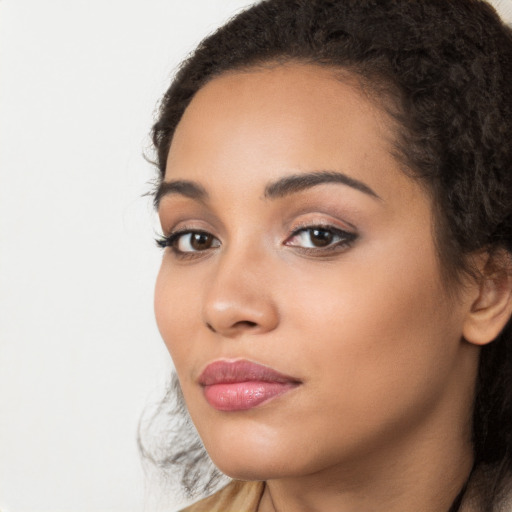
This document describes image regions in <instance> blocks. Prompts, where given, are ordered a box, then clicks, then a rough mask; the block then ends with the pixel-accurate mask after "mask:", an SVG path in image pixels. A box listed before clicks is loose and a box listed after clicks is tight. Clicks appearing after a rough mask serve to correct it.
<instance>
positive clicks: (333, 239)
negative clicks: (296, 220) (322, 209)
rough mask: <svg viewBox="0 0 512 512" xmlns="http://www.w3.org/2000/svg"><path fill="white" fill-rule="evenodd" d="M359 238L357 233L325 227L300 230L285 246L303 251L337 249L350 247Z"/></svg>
mask: <svg viewBox="0 0 512 512" xmlns="http://www.w3.org/2000/svg"><path fill="white" fill-rule="evenodd" d="M356 238H357V235H356V234H355V233H349V232H347V231H343V230H341V229H338V228H335V227H334V226H333V227H331V226H329V227H323V226H311V227H307V228H301V229H298V230H297V231H295V232H294V233H293V235H292V236H291V237H290V238H289V239H288V240H287V241H286V242H285V245H288V246H291V247H298V248H302V249H319V250H321V249H325V250H327V249H335V248H343V247H345V246H347V245H349V244H350V243H351V242H353V241H354V240H355V239H356Z"/></svg>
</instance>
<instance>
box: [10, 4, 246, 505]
mask: <svg viewBox="0 0 512 512" xmlns="http://www.w3.org/2000/svg"><path fill="white" fill-rule="evenodd" d="M249 3H250V2H249V0H187V1H185V0H149V1H148V0H144V1H143V0H0V17H1V18H0V45H1V48H0V509H1V510H2V511H3V512H31V511H37V512H43V511H48V512H50V511H51V512H64V511H66V512H78V511H83V512H85V511H87V512H99V511H119V512H121V511H122V512H131V511H142V510H144V509H146V510H149V509H150V508H152V506H151V505H148V503H151V502H152V499H151V496H150V497H149V498H148V497H147V496H146V498H145V492H144V475H143V472H142V469H141V465H140V462H139V456H138V452H137V448H136V441H135V439H136V429H137V422H138V419H139V416H140V414H141V411H142V410H143V408H144V406H145V404H147V403H148V402H151V401H154V400H156V399H157V398H158V397H159V396H160V394H161V392H162V391H163V388H164V386H165V382H166V380H167V375H168V372H169V368H170V359H169V356H168V355H167V352H166V350H165V347H164V346H163V343H162V342H161V340H160V336H159V334H158V331H157V329H156V326H155V322H154V319H153V305H152V301H153V282H154V279H155V275H156V272H157V269H158V264H159V260H160V257H161V253H160V251H159V250H158V249H157V248H156V247H155V244H154V242H153V238H154V236H155V230H156V222H155V218H154V214H153V212H152V208H151V201H150V199H148V198H146V197H142V195H143V194H144V193H145V192H147V191H148V190H150V189H151V186H150V184H149V181H150V180H151V179H152V178H153V177H154V176H155V170H154V169H153V168H152V167H151V166H150V165H149V164H147V163H146V162H145V161H144V160H143V158H142V156H141V155H142V152H143V150H144V148H145V147H147V145H148V138H147V134H148V132H149V130H150V126H151V124H152V121H153V111H154V109H155V105H156V104H157V101H158V99H159V98H160V96H161V95H162V93H163V92H164V90H165V89H166V88H167V86H168V83H169V80H170V77H171V75H172V73H173V71H174V70H175V67H176V65H177V63H178V62H179V61H180V60H181V59H182V58H183V57H184V56H185V55H186V54H187V53H188V51H190V50H191V49H192V48H193V47H194V46H195V44H196V43H197V42H199V40H200V39H201V38H202V37H203V36H204V35H206V34H208V33H209V32H211V31H212V30H213V29H214V28H216V27H217V26H218V25H219V24H221V22H222V21H224V20H225V19H227V18H228V17H230V16H231V15H232V14H234V13H235V12H236V11H237V10H239V9H240V8H241V7H242V6H244V5H248V4H249ZM153 491H154V489H153V487H152V486H151V485H149V486H148V492H147V493H146V494H148V493H149V494H151V493H152V492H153ZM166 500H168V501H167V503H166V505H167V506H166V507H165V508H166V510H167V511H170V510H173V508H174V506H175V505H176V504H177V497H176V496H168V497H164V498H162V501H163V502H165V501H166ZM153 501H154V500H153Z"/></svg>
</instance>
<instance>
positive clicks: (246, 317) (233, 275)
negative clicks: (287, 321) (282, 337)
mask: <svg viewBox="0 0 512 512" xmlns="http://www.w3.org/2000/svg"><path fill="white" fill-rule="evenodd" d="M203 321H204V324H205V326H206V327H207V328H208V329H210V330H211V331H213V332H215V333H217V334H219V335H221V336H224V337H227V338H236V337H238V336H241V335H243V334H264V333H266V332H269V331H272V330H274V329H275V328H276V327H277V325H278V323H279V314H278V309H277V306H276V303H275V302H274V300H273V297H272V280H271V275H270V273H269V272H268V265H266V264H265V262H264V259H263V258H261V257H257V256H255V255H253V256H249V257H243V256H241V255H234V254H232V255H229V256H226V257H225V258H223V259H222V260H221V261H219V264H218V265H217V266H216V267H215V268H214V269H212V276H211V279H209V280H208V282H207V283H205V295H204V302H203Z"/></svg>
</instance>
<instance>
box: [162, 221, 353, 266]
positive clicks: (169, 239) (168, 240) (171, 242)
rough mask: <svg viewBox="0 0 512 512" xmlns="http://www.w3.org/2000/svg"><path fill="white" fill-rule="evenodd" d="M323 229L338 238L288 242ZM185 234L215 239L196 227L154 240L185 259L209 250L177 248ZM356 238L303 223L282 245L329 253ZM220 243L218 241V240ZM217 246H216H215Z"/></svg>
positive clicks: (315, 252)
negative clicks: (311, 242) (319, 244)
mask: <svg viewBox="0 0 512 512" xmlns="http://www.w3.org/2000/svg"><path fill="white" fill-rule="evenodd" d="M314 230H317V231H323V232H326V233H329V234H331V235H333V236H335V237H338V238H339V241H337V242H335V243H329V245H327V246H325V247H301V246H297V245H292V244H290V243H289V241H290V240H293V239H294V238H295V237H297V236H299V235H300V234H301V233H306V232H308V231H309V232H310V234H311V233H312V232H313V231H314ZM185 235H206V236H211V237H212V238H213V239H214V240H217V241H218V239H216V238H215V237H214V236H213V235H212V234H211V233H208V232H207V231H203V230H198V229H182V230H179V231H176V232H174V233H171V234H169V235H168V236H162V237H160V238H158V239H157V240H156V243H157V245H158V246H159V247H161V248H162V249H165V248H167V247H169V248H170V249H171V250H172V252H173V254H174V255H175V256H176V257H178V258H181V259H187V258H195V257H198V255H201V254H204V253H206V252H208V251H209V249H212V247H210V248H207V249H204V250H198V251H181V250H179V249H178V248H177V242H178V241H179V240H180V238H181V237H183V236H185ZM356 239H357V235H356V234H355V233H351V232H348V231H344V230H342V229H339V228H336V227H334V226H331V225H322V224H318V225H304V226H300V227H299V228H297V229H295V230H294V231H293V232H292V233H291V234H290V235H289V236H288V237H287V238H286V240H285V242H284V245H286V246H289V247H295V248H296V249H297V250H300V252H302V253H303V254H306V255H316V256H318V255H330V254H331V253H333V252H337V251H342V250H344V249H346V248H348V247H350V246H351V245H352V244H353V242H354V241H355V240H356ZM219 244H220V242H219ZM216 247H218V246H216ZM216 247H213V248H216Z"/></svg>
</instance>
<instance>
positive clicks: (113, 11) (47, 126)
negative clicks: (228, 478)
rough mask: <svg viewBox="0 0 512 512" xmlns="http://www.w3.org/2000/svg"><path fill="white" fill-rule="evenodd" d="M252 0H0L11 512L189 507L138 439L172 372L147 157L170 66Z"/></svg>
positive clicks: (5, 404) (0, 245) (3, 499)
mask: <svg viewBox="0 0 512 512" xmlns="http://www.w3.org/2000/svg"><path fill="white" fill-rule="evenodd" d="M496 1H497V2H500V3H501V5H502V8H503V9H505V10H508V13H509V14H508V16H509V19H512V15H511V14H510V13H511V11H512V8H511V3H512V0H496ZM249 3H250V2H249V0H0V509H1V510H2V511H3V512H107V511H108V512H114V511H115V512H117V511H119V512H134V511H143V510H145V511H149V512H151V511H152V510H154V508H153V507H154V506H156V505H154V504H155V503H158V504H160V508H161V509H162V510H166V511H172V510H173V509H175V508H176V507H177V505H178V502H179V501H180V497H179V496H177V495H170V494H167V495H166V494H165V493H164V494H163V495H160V496H157V497H156V498H155V495H158V492H159V491H158V489H157V488H156V486H155V485H154V484H153V483H152V482H151V481H147V480H146V481H145V479H144V475H143V472H142V468H141V465H140V461H139V456H138V452H137V448H136V442H135V439H136V429H137V423H138V420H139V417H140V414H141V412H142V410H143V408H144V407H145V406H146V405H147V404H148V403H152V402H154V401H155V400H157V399H158V398H159V397H160V395H161V393H162V392H163V389H164V386H165V383H166V381H167V377H168V374H169V371H170V368H171V363H170V358H169V356H168V355H167V352H166V350H165V348H164V346H163V343H162V342H161V340H160V336H159V333H158V331H157V329H156V326H155V321H154V319H153V306H152V301H153V283H154V279H155V275H156V272H157V269H158V265H159V260H160V258H161V253H160V251H159V250H158V249H157V248H156V247H155V244H154V242H153V238H154V236H155V233H156V231H157V223H156V218H155V215H154V213H153V211H152V208H151V200H150V199H149V198H148V197H144V193H146V192H148V191H149V190H151V180H152V179H153V178H154V176H155V171H154V169H153V168H152V167H151V166H150V165H149V164H147V163H146V162H145V161H144V160H143V158H142V153H143V151H144V150H145V149H146V148H147V147H148V144H149V141H148V137H147V134H148V132H149V129H150V126H151V124H152V121H153V112H154V109H155V106H156V104H157V102H158V99H159V98H160V96H161V95H162V93H163V92H164V90H165V89H166V88H167V85H168V83H169V81H170V77H171V76H172V74H173V72H174V71H175V68H176V66H177V64H178V62H179V61H180V60H181V59H182V58H183V57H184V56H185V55H186V54H187V53H188V52H189V51H190V50H191V49H192V48H193V47H194V46H195V44H196V43H197V42H199V40H200V39H202V37H203V36H205V35H206V34H208V33H210V32H211V31H212V30H213V29H214V28H216V27H217V26H218V25H220V24H221V23H222V21H224V20H226V19H227V18H228V17H230V16H231V15H233V14H234V13H235V12H237V11H238V10H239V9H241V8H242V7H243V6H246V5H248V4H249Z"/></svg>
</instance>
